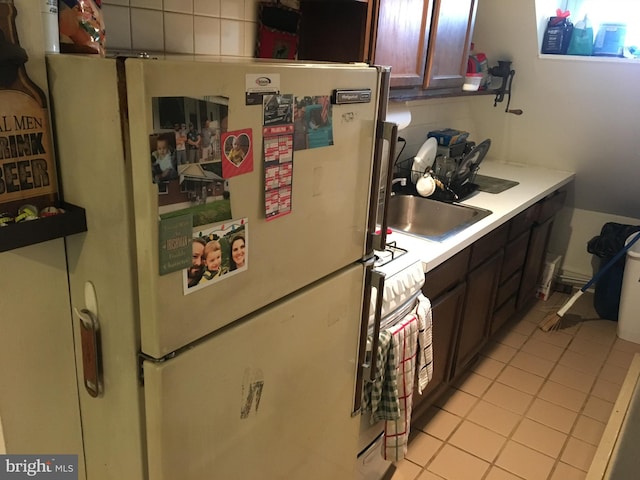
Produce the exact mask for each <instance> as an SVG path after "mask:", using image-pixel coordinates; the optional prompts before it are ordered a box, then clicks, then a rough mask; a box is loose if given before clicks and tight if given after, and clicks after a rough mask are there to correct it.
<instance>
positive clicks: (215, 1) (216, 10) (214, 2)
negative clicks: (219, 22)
mask: <svg viewBox="0 0 640 480" xmlns="http://www.w3.org/2000/svg"><path fill="white" fill-rule="evenodd" d="M193 13H194V14H196V15H211V16H212V17H219V16H220V0H193Z"/></svg>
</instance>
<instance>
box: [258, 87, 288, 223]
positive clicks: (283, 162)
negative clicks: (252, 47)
mask: <svg viewBox="0 0 640 480" xmlns="http://www.w3.org/2000/svg"><path fill="white" fill-rule="evenodd" d="M292 110H293V96H292V95H265V97H264V110H263V115H264V127H263V129H262V137H263V148H264V150H263V160H264V200H265V202H264V203H265V204H264V211H265V217H266V219H267V221H269V220H274V219H276V218H278V217H281V216H283V215H287V214H288V213H291V208H292V204H291V198H292V195H291V185H292V181H293V132H294V125H293V123H291V122H292V118H293V116H292V115H293V112H292Z"/></svg>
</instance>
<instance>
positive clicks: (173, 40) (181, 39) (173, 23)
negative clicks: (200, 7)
mask: <svg viewBox="0 0 640 480" xmlns="http://www.w3.org/2000/svg"><path fill="white" fill-rule="evenodd" d="M164 49H165V52H171V53H191V54H192V53H193V15H184V14H182V13H170V12H165V14H164Z"/></svg>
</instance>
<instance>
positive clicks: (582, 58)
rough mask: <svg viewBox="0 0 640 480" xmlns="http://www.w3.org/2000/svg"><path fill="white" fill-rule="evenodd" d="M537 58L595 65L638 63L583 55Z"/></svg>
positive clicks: (541, 56)
mask: <svg viewBox="0 0 640 480" xmlns="http://www.w3.org/2000/svg"><path fill="white" fill-rule="evenodd" d="M538 58H540V59H542V60H562V61H577V62H595V63H631V64H633V63H640V58H625V57H600V56H590V57H589V56H585V55H551V54H545V53H539V54H538Z"/></svg>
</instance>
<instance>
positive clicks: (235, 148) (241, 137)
mask: <svg viewBox="0 0 640 480" xmlns="http://www.w3.org/2000/svg"><path fill="white" fill-rule="evenodd" d="M221 144H222V176H223V177H224V178H231V177H235V176H236V175H242V174H243V173H249V172H253V133H252V130H251V129H250V128H245V129H244V130H236V131H234V132H227V133H223V134H222V143H221Z"/></svg>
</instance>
